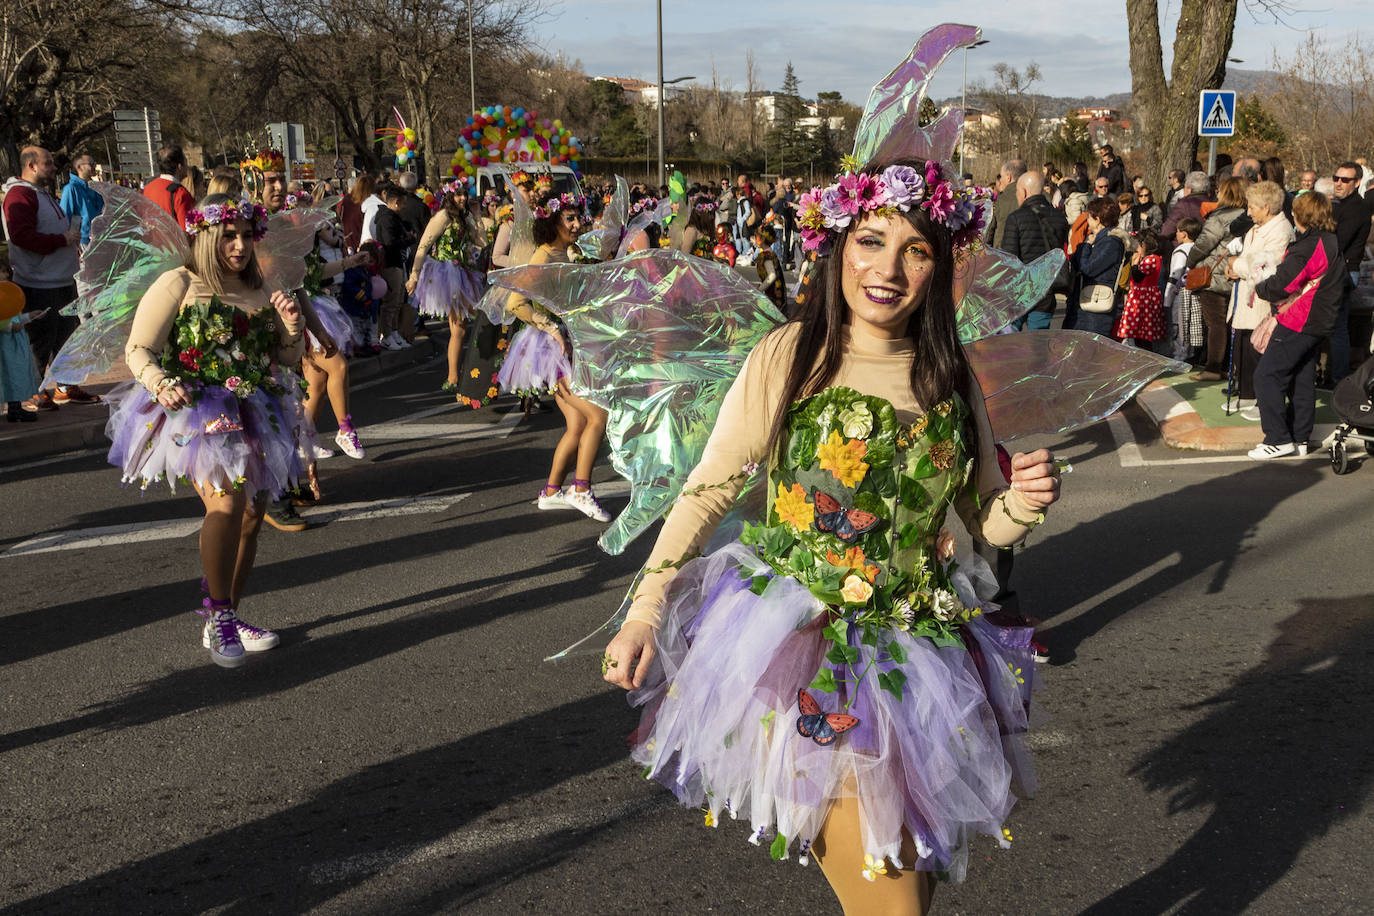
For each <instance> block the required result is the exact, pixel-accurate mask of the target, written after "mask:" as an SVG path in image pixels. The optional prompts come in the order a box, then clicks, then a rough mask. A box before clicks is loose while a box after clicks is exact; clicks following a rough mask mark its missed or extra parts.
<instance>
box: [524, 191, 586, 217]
mask: <svg viewBox="0 0 1374 916" xmlns="http://www.w3.org/2000/svg"><path fill="white" fill-rule="evenodd" d="M581 209H582V198H580V197H578V196H577V195H576V194H567V193H564V194H559V195H558V196H557V197H550V198H549V199H548V200H547V201H545V202H544V203H542V204H540V205H539V206H537V207H535V208H534V218H535V219H548V218H549V217H550V216H553V215H554V214H555V213H557V212H559V211H560V210H581Z"/></svg>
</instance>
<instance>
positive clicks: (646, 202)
mask: <svg viewBox="0 0 1374 916" xmlns="http://www.w3.org/2000/svg"><path fill="white" fill-rule="evenodd" d="M657 206H658V198H657V197H647V196H646V197H641V198H640V199H639V200H637V201H635V202H634V203H632V204H630V214H629V218H630V219H633V218H634V217H636V216H638V215H639V214H641V213H643V212H644V211H645V210H650V209H652V208H654V207H657Z"/></svg>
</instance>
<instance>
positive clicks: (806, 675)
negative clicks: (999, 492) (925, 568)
mask: <svg viewBox="0 0 1374 916" xmlns="http://www.w3.org/2000/svg"><path fill="white" fill-rule="evenodd" d="M754 576H768V577H770V579H771V581H770V582H769V584H768V586H767V588H766V589H764V591H763V594H761V595H760V594H755V593H754V592H753V591H752V590H751V589H750V580H751V579H752V578H753V577H754ZM954 578H955V580H956V581H955V583H954V584H955V588H956V590H957V591H959V593H960V597H961V599H962V600H963V601H964V603H965V605H966V606H969V607H974V606H977V605H978V603H979V602H978V598H977V596H976V595H975V594H973V591H974V590H973V588H972V585H971V583H970V582H969V580H968V577H967V575H963V574H960V573H956V575H955V577H954ZM829 616H830V615H829V612H828V610H827V609H826V607H825V605H823V604H822V603H821V602H820V601H819V600H817V599H816V598H815V597H814V596H812V595H811V593H810V592H808V591H807V590H806V588H805V587H804V586H802V585H801V584H800V583H799V582H797V581H796V580H794V579H791V578H787V577H783V576H777V575H776V574H775V573H774V572H773V570H772V568H771V567H769V566H768V564H766V563H764V562H763V561H762V560H760V559H759V558H758V556H757V555H756V554H755V553H754V551H753V549H752V548H750V547H746V546H744V545H742V544H740V543H738V542H734V543H731V544H727V545H726V546H725V547H723V548H722V549H720V550H718V551H716V552H714V553H712V554H709V555H707V556H703V557H700V558H698V559H696V560H693V561H691V562H689V563H688V564H687V565H685V566H684V567H683V568H682V570H681V571H680V572H679V573H678V575H677V576H676V578H675V579H674V581H673V585H672V588H671V590H670V592H669V597H668V600H667V603H666V605H665V613H664V619H663V624H662V626H661V627H660V628H659V631H658V633H657V637H656V639H657V649H658V653H659V654H658V655H657V657H656V658H655V661H654V663H653V665H652V668H651V670H650V674H649V676H648V680H647V681H646V683H645V685H644V687H643V688H641V689H640V690H638V691H635V692H633V693H631V695H630V699H631V702H632V703H634V704H635V705H643V706H644V712H643V718H642V721H641V723H640V726H639V729H638V730H637V731H636V733H635V737H634V746H633V756H634V759H635V760H636V761H637V762H638V763H640V764H642V765H643V766H645V767H646V768H647V772H648V775H649V776H651V777H652V778H654V779H656V780H658V781H659V782H661V783H662V784H664V785H665V786H667V787H668V788H669V789H671V790H672V791H673V793H674V794H675V795H677V797H678V799H679V800H680V801H681V802H682V803H683V804H684V805H688V806H692V807H701V806H705V807H707V808H708V809H709V810H710V812H711V815H712V818H713V819H714V821H716V822H719V821H720V820H721V819H722V815H723V814H725V813H729V814H730V815H731V816H732V817H735V818H746V819H748V820H749V822H750V830H751V832H750V837H749V839H750V841H751V842H755V843H758V842H759V841H761V840H763V841H766V840H767V838H768V837H770V836H773V835H775V834H776V835H781V836H783V837H784V838H785V839H784V840H783V841H782V842H783V843H785V844H786V845H787V847H789V848H795V849H797V851H798V852H799V853H801V854H802V855H803V856H805V855H806V853H807V851H808V850H809V849H810V845H811V842H812V841H813V840H814V839H815V837H816V835H817V833H818V832H819V831H820V828H821V825H822V824H823V823H824V822H825V817H826V814H827V812H828V811H829V808H830V804H831V802H832V801H834V800H835V799H837V798H839V797H841V796H842V795H854V794H857V797H858V801H859V805H860V810H861V814H860V821H861V824H862V833H863V843H864V849H863V852H864V853H866V854H868V855H871V856H872V857H873V859H874V860H881V859H882V858H887V859H888V860H889V861H891V862H892V863H893V864H894V865H896V866H897V867H906V868H911V867H913V866H914V867H916V868H920V869H925V870H932V871H945V872H948V873H949V877H950V878H951V879H952V880H955V881H959V880H962V879H963V876H964V873H965V871H966V870H967V863H968V843H969V840H970V838H971V837H972V835H973V834H974V833H986V834H990V835H992V836H994V837H997V839H998V840H999V842H1002V843H1003V844H1004V845H1005V843H1006V841H1005V840H1004V838H1003V826H1002V825H1003V822H1004V820H1005V818H1006V817H1007V815H1008V813H1009V812H1010V811H1011V808H1012V805H1013V804H1014V803H1015V801H1016V798H1017V794H1023V795H1028V794H1030V793H1031V792H1032V791H1033V789H1034V775H1033V773H1032V770H1031V766H1030V757H1029V753H1028V752H1027V750H1026V748H1025V746H1024V739H1025V736H1026V731H1027V709H1028V706H1029V701H1030V695H1029V681H1030V673H1031V668H1032V663H1031V655H1030V651H1029V640H1030V630H1029V629H1028V628H1024V627H1016V628H1012V627H999V626H996V625H994V624H992V623H989V622H988V621H987V620H985V619H984V618H983V617H981V616H980V617H975V618H974V619H973V620H972V622H971V623H970V624H969V625H968V626H967V627H966V628H965V629H964V632H963V636H964V640H965V643H966V645H965V646H951V647H939V646H936V645H935V644H934V643H933V642H931V641H930V640H928V639H925V638H913V637H911V636H909V635H908V634H905V633H895V638H896V639H897V641H898V642H899V643H900V644H901V645H902V647H903V648H904V649H905V650H906V655H907V660H906V661H905V662H904V663H902V664H893V663H890V662H886V661H885V662H884V664H883V665H882V667H881V668H879V667H876V666H875V667H874V668H872V669H871V670H869V671H868V673H867V675H866V676H865V677H864V678H863V679H862V681H861V682H860V683H859V685H858V687H857V688H854V689H853V690H854V692H853V696H854V702H853V704H852V705H851V706H850V708H848V709H844V708H842V707H843V704H844V702H845V701H846V700H847V698H848V696H847V695H846V691H845V688H844V687H843V686H842V687H841V688H840V690H838V691H837V692H835V693H829V694H827V693H823V692H821V691H819V690H810V691H809V692H810V694H811V695H812V696H813V697H814V698H815V699H816V700H817V701H818V702H819V704H820V706H821V709H822V711H823V712H826V713H835V712H845V713H848V714H849V715H853V716H856V717H858V719H859V720H860V724H859V725H857V726H855V727H854V728H853V729H852V730H850V731H848V732H844V733H842V734H841V735H840V736H839V738H838V740H837V741H836V742H835V743H834V744H832V745H829V746H822V745H819V744H817V743H815V742H814V741H812V740H811V739H810V738H807V737H804V736H803V735H801V734H799V733H798V731H797V720H798V717H799V711H798V708H797V691H798V689H799V688H803V687H807V685H808V684H810V682H811V681H812V679H813V678H814V677H815V675H816V673H817V671H818V670H819V669H820V667H821V666H822V665H824V664H827V663H826V661H825V653H826V651H827V650H828V649H829V648H830V646H831V643H830V641H829V640H827V639H825V638H824V637H823V636H822V630H823V629H824V627H825V626H826V624H827V622H828V621H829ZM857 648H858V649H859V653H860V658H859V661H858V662H857V663H856V664H855V665H854V666H853V670H854V671H855V672H858V671H862V670H864V666H866V665H867V664H868V663H869V662H870V661H871V660H872V656H873V651H874V650H873V648H872V647H870V646H867V645H858V646H857ZM892 669H900V671H901V672H902V673H903V674H905V675H906V682H905V687H904V692H903V697H902V698H901V699H898V698H897V697H896V696H894V695H893V694H891V693H889V692H888V691H886V690H884V689H883V688H882V687H881V686H880V684H879V681H878V677H877V675H878V674H879V672H880V671H887V670H892ZM904 829H905V831H906V832H907V833H909V834H910V835H911V837H912V839H913V840H914V841H915V845H916V852H917V856H918V859H917V861H916V862H910V861H906V862H902V861H901V859H900V854H901V849H902V833H903V830H904Z"/></svg>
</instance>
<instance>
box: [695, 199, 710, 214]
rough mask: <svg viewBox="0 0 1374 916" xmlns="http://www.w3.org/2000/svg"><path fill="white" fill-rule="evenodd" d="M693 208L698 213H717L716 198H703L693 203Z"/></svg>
mask: <svg viewBox="0 0 1374 916" xmlns="http://www.w3.org/2000/svg"><path fill="white" fill-rule="evenodd" d="M692 209H693V210H695V211H697V212H698V213H715V212H716V202H715V201H714V200H703V201H699V202H697V203H695V204H693V205H692Z"/></svg>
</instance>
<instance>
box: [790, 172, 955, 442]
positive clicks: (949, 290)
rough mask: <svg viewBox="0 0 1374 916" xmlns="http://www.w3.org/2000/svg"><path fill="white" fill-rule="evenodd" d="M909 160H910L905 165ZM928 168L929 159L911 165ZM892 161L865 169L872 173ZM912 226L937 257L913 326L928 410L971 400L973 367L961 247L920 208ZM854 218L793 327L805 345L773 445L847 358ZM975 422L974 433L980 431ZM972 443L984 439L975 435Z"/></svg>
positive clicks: (911, 216)
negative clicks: (792, 415) (965, 335)
mask: <svg viewBox="0 0 1374 916" xmlns="http://www.w3.org/2000/svg"><path fill="white" fill-rule="evenodd" d="M898 164H908V163H898ZM909 164H911V165H913V166H916V167H918V168H921V169H922V170H923V169H924V163H920V164H917V163H909ZM883 167H884V166H881V165H880V166H877V167H872V168H868V169H865V171H867V172H869V173H870V174H872V173H873V172H875V171H881V169H882V168H883ZM904 215H905V217H906V218H907V220H908V221H909V222H910V223H911V225H912V226H913V227H914V228H915V229H916V231H917V232H919V233H920V234H921V235H923V236H924V237H925V239H926V241H928V242H929V243H930V246H931V255H932V260H933V262H934V264H933V266H932V268H931V277H930V285H929V286H928V287H927V292H926V300H925V302H923V303H921V304H920V305H919V306H917V308H916V311H914V312H913V313H912V315H911V319H910V323H909V324H908V325H907V334H908V335H909V336H910V337H911V339H912V341H913V343H914V344H915V355H914V357H913V358H912V360H911V393H912V394H913V395H915V397H916V400H917V401H918V402H919V403H920V404H921V406H922V408H924V409H926V410H929V409H930V408H932V407H934V406H935V405H936V404H938V403H940V402H941V401H943V400H945V399H946V398H948V397H950V395H952V394H958V395H959V396H960V397H961V398H963V399H964V400H965V402H967V401H968V399H969V364H968V359H967V358H966V357H965V356H964V349H963V347H962V346H961V345H960V343H959V333H958V329H957V324H956V321H955V308H954V247H953V242H952V239H951V234H950V232H949V230H948V229H946V228H945V227H944V226H942V225H939V224H938V223H935V222H932V221H931V219H930V217H929V216H928V215H927V214H926V212H925V211H924V210H922V209H921V208H919V207H916V208H913V209H912V210H911V211H910V212H909V213H906V214H904ZM855 228H857V223H853V224H851V225H850V226H849V228H847V229H845V230H843V231H842V232H840V234H839V237H838V238H837V239H835V244H834V247H833V249H832V251H831V254H830V256H829V257H827V258H825V260H824V261H823V262H822V266H821V274H820V278H819V280H820V282H819V283H818V284H817V295H815V296H812V297H810V298H809V299H808V300H807V301H806V303H805V304H804V305H803V307H802V309H801V311H800V312H799V313H798V314H797V315H796V317H794V318H793V319H792V320H791V321H789V322H788V324H789V325H790V324H796V325H798V326H799V328H800V330H799V332H798V333H797V335H796V337H797V347H796V350H795V352H794V353H793V355H792V362H791V365H789V366H788V369H787V376H786V381H785V382H784V383H783V389H782V400H781V401H780V402H779V404H778V412H777V414H776V415H775V416H774V417H773V424H772V430H771V432H770V433H769V446H770V450H771V449H772V448H776V447H777V445H778V444H779V442H781V439H782V434H783V431H784V430H785V429H786V427H787V413H788V411H789V410H790V409H791V406H792V404H793V403H794V402H796V401H798V400H801V399H802V398H806V397H810V396H811V395H813V394H817V393H819V392H821V391H823V390H824V389H825V388H826V387H827V386H828V385H829V384H830V383H831V382H832V381H834V379H835V375H836V373H838V372H839V370H840V363H841V362H843V360H844V335H843V333H842V329H843V327H844V325H845V324H846V323H847V322H848V319H849V309H848V305H847V304H846V302H845V298H844V291H843V288H842V286H841V278H842V277H843V276H844V248H845V244H846V243H847V242H848V240H849V235H850V232H851V231H852V230H853V229H855ZM974 429H975V427H973V426H972V425H970V427H969V432H970V436H972V435H974ZM970 441H971V447H972V448H973V449H974V454H976V453H977V451H976V444H974V443H973V440H972V439H971V440H970Z"/></svg>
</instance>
